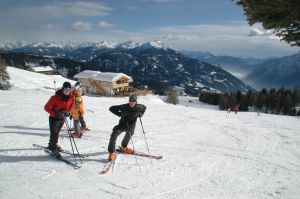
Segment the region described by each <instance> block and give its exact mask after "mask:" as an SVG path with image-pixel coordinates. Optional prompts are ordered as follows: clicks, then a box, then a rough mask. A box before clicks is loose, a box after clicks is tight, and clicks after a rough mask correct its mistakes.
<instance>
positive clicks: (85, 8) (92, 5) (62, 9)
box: [14, 1, 113, 18]
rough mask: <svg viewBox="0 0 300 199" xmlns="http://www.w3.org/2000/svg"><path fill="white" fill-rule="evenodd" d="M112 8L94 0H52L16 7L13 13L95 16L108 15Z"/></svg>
mask: <svg viewBox="0 0 300 199" xmlns="http://www.w3.org/2000/svg"><path fill="white" fill-rule="evenodd" d="M112 10H113V9H112V8H109V7H107V6H104V5H102V4H100V3H96V2H84V1H77V2H53V3H50V4H47V5H44V6H28V7H18V8H15V9H14V13H15V14H21V15H25V16H34V17H43V16H45V17H57V18H59V17H66V16H87V17H97V16H104V15H109V14H110V12H112Z"/></svg>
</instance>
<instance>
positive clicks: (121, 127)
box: [108, 122, 136, 153]
mask: <svg viewBox="0 0 300 199" xmlns="http://www.w3.org/2000/svg"><path fill="white" fill-rule="evenodd" d="M135 124H136V122H134V123H133V124H132V125H127V124H123V123H119V124H118V125H117V126H115V127H114V128H113V132H112V134H111V135H110V140H109V144H108V152H109V153H113V152H115V150H116V141H117V138H118V136H119V135H120V134H121V133H122V132H124V131H125V132H126V134H125V136H124V138H123V140H122V143H121V145H122V147H127V145H128V143H129V141H130V138H131V136H132V135H133V133H134V129H135Z"/></svg>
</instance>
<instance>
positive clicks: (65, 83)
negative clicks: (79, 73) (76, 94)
mask: <svg viewBox="0 0 300 199" xmlns="http://www.w3.org/2000/svg"><path fill="white" fill-rule="evenodd" d="M63 88H72V86H71V83H70V82H64V84H63Z"/></svg>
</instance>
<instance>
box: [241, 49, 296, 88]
mask: <svg viewBox="0 0 300 199" xmlns="http://www.w3.org/2000/svg"><path fill="white" fill-rule="evenodd" d="M245 81H246V82H248V83H249V84H250V85H253V87H255V88H257V89H260V88H280V87H285V88H291V89H293V88H294V87H296V86H298V87H299V86H300V53H297V54H294V55H291V56H286V57H282V58H277V59H271V60H269V61H266V62H264V63H262V64H259V65H257V66H256V67H255V70H253V72H251V73H250V74H249V75H248V76H247V78H246V79H245Z"/></svg>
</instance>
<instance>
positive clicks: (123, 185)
mask: <svg viewBox="0 0 300 199" xmlns="http://www.w3.org/2000/svg"><path fill="white" fill-rule="evenodd" d="M8 71H9V74H10V77H11V84H12V85H13V87H12V89H11V90H10V91H0V97H1V98H0V110H1V112H0V120H1V123H0V134H1V140H0V171H1V172H0V198H3V199H14V198H15V199H19V198H22V199H35V198H45V199H59V198H76V199H79V198H86V199H92V198H101V199H112V198H113V199H117V198H122V199H123V198H124V199H127V198H128V199H142V198H155V199H156V198H158V199H168V198H169V199H171V198H172V199H173V198H186V199H199V198H205V199H212V198H215V199H219V198H228V199H232V198H242V199H244V198H258V199H261V198H270V199H271V198H272V199H273V198H284V199H298V198H300V180H299V179H300V119H299V118H296V117H289V116H279V115H267V114H261V115H260V116H257V114H256V113H254V112H244V113H242V112H239V113H238V114H234V113H230V114H229V113H226V112H224V111H219V110H217V108H216V107H211V106H208V105H205V104H202V103H200V102H199V101H198V100H197V98H189V97H182V98H180V99H179V100H180V105H171V104H166V103H165V102H164V101H163V97H159V96H151V95H149V96H144V97H139V98H138V103H141V104H144V105H146V106H147V110H146V113H145V115H144V116H143V117H142V122H143V123H142V124H143V127H144V130H145V132H146V139H147V141H148V145H149V149H150V152H151V153H152V154H160V155H163V159H161V160H150V159H149V158H144V157H135V156H133V155H125V154H119V155H118V157H117V161H116V165H115V167H114V171H113V172H110V173H107V174H105V175H101V174H99V172H100V171H101V170H102V168H103V166H104V164H105V162H106V159H107V157H108V153H107V145H108V141H109V138H110V134H111V132H112V128H113V127H114V125H116V124H117V123H118V120H119V118H118V117H117V116H115V115H113V114H112V113H110V112H109V110H108V109H109V107H110V106H112V105H118V104H123V103H127V101H128V98H127V97H124V98H108V97H89V96H84V97H83V99H84V103H85V109H86V116H85V120H86V122H87V125H88V126H89V127H90V129H92V131H89V132H87V133H85V134H84V135H83V137H82V138H81V139H76V144H77V147H78V149H79V151H80V153H82V154H88V155H89V156H88V157H87V158H85V159H83V163H82V167H81V168H80V169H78V170H74V169H73V168H72V167H70V166H68V165H66V164H65V163H63V162H61V161H57V160H55V159H54V158H53V157H51V156H49V155H47V154H46V153H45V152H44V151H43V150H41V149H39V148H36V147H33V146H32V144H41V145H47V143H48V140H49V126H48V114H47V113H46V112H45V111H44V105H45V103H46V102H47V101H48V99H49V98H50V96H51V95H53V94H54V87H59V86H61V85H62V83H63V82H64V81H65V80H66V79H64V78H63V77H60V76H55V77H54V76H46V75H42V74H37V73H32V72H28V71H23V70H20V69H16V68H11V67H8ZM54 80H55V83H56V84H55V85H54ZM72 83H73V84H74V82H73V81H72ZM68 121H69V122H70V120H68ZM123 136H124V133H123V134H121V135H120V136H119V139H118V143H117V145H119V144H120V141H121V140H122V138H123ZM133 143H134V146H135V149H136V150H137V151H143V152H147V149H146V144H145V139H144V136H143V131H142V128H141V123H140V122H139V120H138V122H137V125H136V131H135V134H134V136H133ZM59 144H60V145H61V146H62V147H63V148H64V149H68V150H71V146H70V140H69V138H68V136H67V129H66V127H65V126H64V127H63V129H62V131H61V133H60V138H59ZM130 145H131V143H130ZM63 155H64V157H65V158H66V159H68V160H70V161H74V159H73V157H72V156H71V155H65V154H63Z"/></svg>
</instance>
